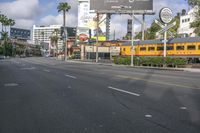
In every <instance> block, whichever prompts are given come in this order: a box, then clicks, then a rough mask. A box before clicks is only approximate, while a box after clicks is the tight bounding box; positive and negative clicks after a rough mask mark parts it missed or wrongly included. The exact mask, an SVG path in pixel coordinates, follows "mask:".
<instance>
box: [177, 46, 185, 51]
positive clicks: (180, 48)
mask: <svg viewBox="0 0 200 133" xmlns="http://www.w3.org/2000/svg"><path fill="white" fill-rule="evenodd" d="M184 48H185V47H184V46H176V50H184Z"/></svg>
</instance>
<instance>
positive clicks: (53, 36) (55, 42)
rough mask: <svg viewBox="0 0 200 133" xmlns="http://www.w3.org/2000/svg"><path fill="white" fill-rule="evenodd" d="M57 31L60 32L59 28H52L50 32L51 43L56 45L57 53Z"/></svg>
mask: <svg viewBox="0 0 200 133" xmlns="http://www.w3.org/2000/svg"><path fill="white" fill-rule="evenodd" d="M58 32H60V31H59V29H54V31H53V32H52V36H50V40H51V45H52V46H56V53H57V54H58V40H59V37H58ZM54 54H55V52H54Z"/></svg>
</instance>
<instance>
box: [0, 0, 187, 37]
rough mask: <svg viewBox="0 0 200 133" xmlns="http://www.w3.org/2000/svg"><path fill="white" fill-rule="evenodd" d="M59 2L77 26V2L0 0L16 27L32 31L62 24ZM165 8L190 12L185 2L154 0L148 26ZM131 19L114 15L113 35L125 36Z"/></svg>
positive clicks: (126, 16)
mask: <svg viewBox="0 0 200 133" xmlns="http://www.w3.org/2000/svg"><path fill="white" fill-rule="evenodd" d="M59 2H68V3H69V4H70V5H71V7H72V8H71V10H70V11H69V12H68V13H67V26H77V21H78V20H77V15H78V13H77V12H78V9H77V6H78V2H77V0H0V11H1V13H3V14H5V15H7V16H8V17H9V18H12V19H14V20H15V22H16V25H15V27H19V28H27V29H32V26H33V25H34V24H35V25H50V24H52V25H55V24H62V14H61V13H58V12H57V5H58V3H59ZM163 7H170V8H171V9H172V10H173V12H174V14H176V13H177V12H181V10H182V9H186V10H188V5H187V2H186V1H185V0H154V11H155V12H156V15H154V16H147V17H146V22H147V26H149V25H150V24H151V22H152V21H153V20H154V19H157V18H158V12H159V10H160V9H161V8H163ZM137 17H138V18H139V19H140V18H141V17H140V16H137ZM129 18H130V16H128V15H112V17H111V34H112V33H114V31H115V32H116V36H117V37H118V38H121V37H122V36H124V35H125V34H126V29H127V28H126V25H127V19H129ZM140 29H141V28H140V24H139V23H137V22H136V24H135V30H136V31H139V30H140Z"/></svg>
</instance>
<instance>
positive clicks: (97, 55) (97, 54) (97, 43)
mask: <svg viewBox="0 0 200 133" xmlns="http://www.w3.org/2000/svg"><path fill="white" fill-rule="evenodd" d="M96 35H97V37H96V63H97V62H98V61H99V59H98V58H99V53H98V45H99V13H98V12H97V33H96Z"/></svg>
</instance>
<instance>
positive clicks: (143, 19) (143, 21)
mask: <svg viewBox="0 0 200 133" xmlns="http://www.w3.org/2000/svg"><path fill="white" fill-rule="evenodd" d="M144 34H145V14H142V40H143V41H144V36H145V35H144Z"/></svg>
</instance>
